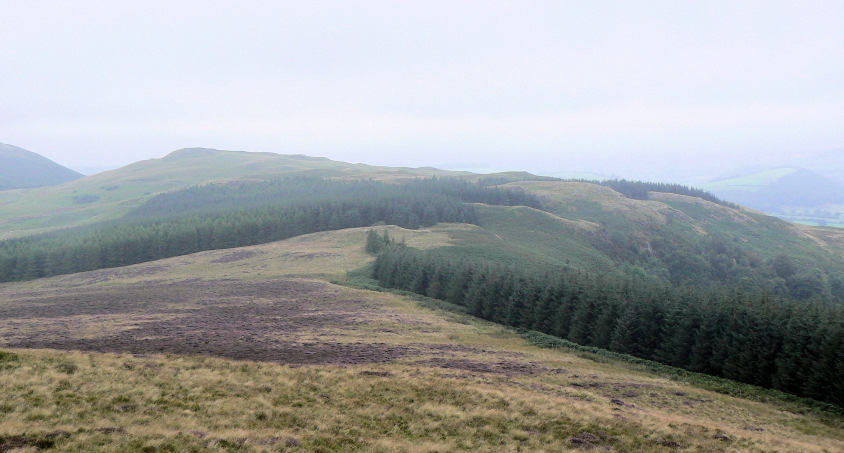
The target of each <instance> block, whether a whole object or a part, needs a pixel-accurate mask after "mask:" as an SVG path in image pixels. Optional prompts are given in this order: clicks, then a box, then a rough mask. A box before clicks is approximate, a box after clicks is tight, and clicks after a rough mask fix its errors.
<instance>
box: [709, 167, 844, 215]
mask: <svg viewBox="0 0 844 453" xmlns="http://www.w3.org/2000/svg"><path fill="white" fill-rule="evenodd" d="M704 187H705V188H706V189H707V190H709V191H710V192H712V193H714V194H715V195H717V196H719V197H721V198H723V199H726V200H729V201H732V202H735V203H739V204H742V205H745V206H748V207H751V208H754V209H758V210H760V211H764V212H767V213H769V214H773V215H776V216H778V217H783V218H787V219H788V220H793V221H806V222H810V223H820V221H819V220H818V219H820V218H824V219H827V218H829V219H834V218H837V217H836V216H835V213H837V212H840V211H841V209H840V207H841V205H844V184H842V183H840V182H838V181H837V180H834V179H832V178H829V177H827V176H824V175H822V174H820V173H817V172H815V171H812V170H807V169H804V168H794V167H785V168H775V169H772V170H766V171H761V172H756V173H752V174H747V175H743V176H738V177H733V178H727V179H722V180H718V181H713V182H711V183H709V184H706V185H704ZM824 212H829V213H830V215H825V214H822V213H824ZM798 217H801V218H798Z"/></svg>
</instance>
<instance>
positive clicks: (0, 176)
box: [0, 143, 83, 190]
mask: <svg viewBox="0 0 844 453" xmlns="http://www.w3.org/2000/svg"><path fill="white" fill-rule="evenodd" d="M82 177H83V175H82V174H81V173H77V172H75V171H73V170H71V169H69V168H66V167H62V166H61V165H59V164H57V163H55V162H53V161H51V160H50V159H47V158H46V157H44V156H41V155H40V154H36V153H33V152H30V151H27V150H25V149H21V148H18V147H16V146H12V145H6V144H3V143H0V190H8V189H27V188H32V187H44V186H55V185H58V184H62V183H65V182H68V181H73V180H75V179H79V178H82Z"/></svg>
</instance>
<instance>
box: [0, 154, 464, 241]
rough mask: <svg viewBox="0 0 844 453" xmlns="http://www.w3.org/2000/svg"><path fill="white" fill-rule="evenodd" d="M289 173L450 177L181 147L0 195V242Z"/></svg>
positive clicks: (299, 157) (296, 157) (429, 171)
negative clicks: (215, 186)
mask: <svg viewBox="0 0 844 453" xmlns="http://www.w3.org/2000/svg"><path fill="white" fill-rule="evenodd" d="M293 174H296V175H309V176H318V177H332V178H350V179H360V178H367V179H368V178H372V179H377V180H402V179H408V178H414V177H425V176H432V175H440V174H456V173H453V172H445V171H442V170H437V169H434V168H418V169H411V168H393V167H373V166H369V165H364V164H348V163H345V162H337V161H331V160H328V159H325V158H315V157H309V156H303V155H282V154H273V153H248V152H236V151H219V150H212V149H200V148H192V149H182V150H178V151H174V152H172V153H170V154H168V155H167V156H165V157H163V158H161V159H149V160H146V161H141V162H136V163H134V164H131V165H127V166H126V167H123V168H119V169H116V170H111V171H106V172H102V173H98V174H96V175H93V176H88V177H85V178H82V179H79V180H76V181H72V182H69V183H65V184H62V185H60V186H54V187H44V188H38V189H24V190H13V191H4V192H0V239H6V238H10V237H17V236H22V235H26V234H32V233H35V232H40V231H45V230H50V229H55V228H60V227H69V226H77V225H84V224H90V223H94V222H98V221H104V220H110V219H115V218H118V217H120V216H122V215H124V214H126V213H127V212H129V211H130V210H131V209H132V208H135V207H137V206H139V205H141V204H143V203H144V202H145V201H146V200H148V199H149V198H151V197H152V196H153V195H155V194H157V193H160V192H165V191H170V190H176V189H183V188H186V187H189V186H193V185H198V184H204V183H210V182H226V181H235V180H265V179H268V178H272V177H278V176H282V175H293Z"/></svg>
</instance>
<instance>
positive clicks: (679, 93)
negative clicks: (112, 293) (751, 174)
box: [0, 0, 844, 177]
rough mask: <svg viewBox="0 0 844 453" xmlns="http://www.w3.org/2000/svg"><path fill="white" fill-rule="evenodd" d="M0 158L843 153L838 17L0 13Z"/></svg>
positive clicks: (541, 166) (671, 165) (1, 5)
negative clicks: (191, 151) (20, 151)
mask: <svg viewBox="0 0 844 453" xmlns="http://www.w3.org/2000/svg"><path fill="white" fill-rule="evenodd" d="M0 11H2V16H0V17H1V18H2V19H0V20H1V21H2V26H0V142H4V143H9V144H12V145H15V146H19V147H22V148H25V149H28V150H30V151H34V152H37V153H39V154H42V155H44V156H46V157H49V158H51V159H53V160H56V161H57V162H59V163H61V164H63V165H66V166H70V167H77V168H78V167H84V166H98V165H102V166H120V165H125V164H128V163H131V162H134V161H137V160H141V159H148V158H153V157H161V156H163V155H165V154H167V153H169V152H170V151H173V150H175V149H178V148H183V147H194V146H201V147H210V148H218V149H233V150H246V151H270V152H278V153H305V154H310V155H321V156H326V157H329V158H332V159H337V160H343V161H350V162H365V163H370V164H381V165H405V166H423V165H433V166H440V167H451V168H456V167H460V166H467V167H472V168H479V167H487V168H490V169H500V168H508V169H523V170H529V171H534V172H544V173H548V172H554V171H567V170H585V171H600V172H603V173H605V174H614V175H621V176H628V177H648V176H664V175H665V174H666V173H667V174H671V173H670V172H672V171H676V172H677V173H678V174H680V173H682V172H689V171H692V172H694V171H698V172H709V173H713V174H715V173H718V172H719V171H722V170H724V169H727V168H728V167H729V168H734V167H740V166H759V165H767V164H771V163H776V162H779V161H787V160H788V159H789V158H790V157H791V156H792V155H793V154H801V153H803V154H805V153H808V152H814V151H824V150H834V149H844V2H841V1H828V2H823V1H788V2H778V1H762V2H741V1H734V0H733V1H727V2H715V1H711V0H707V1H701V2H690V1H666V2H641V1H592V0H588V1H586V0H584V1H579V2H564V1H551V2H527V1H514V2H494V1H484V2H480V1H479V2H456V1H453V0H451V1H443V2H438V1H431V0H424V1H415V2H400V1H388V2H366V1H354V2H352V1H350V2H327V1H326V2H319V1H313V2H311V1H300V2H281V1H273V2H244V1H232V2H214V1H207V0H205V1H196V2H193V1H178V2H173V1H141V2H138V1H131V2H130V1H125V2H120V1H97V2H93V1H92V2H84V1H52V2H41V1H33V0H27V1H23V0H12V1H6V0H0Z"/></svg>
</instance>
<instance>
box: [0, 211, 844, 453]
mask: <svg viewBox="0 0 844 453" xmlns="http://www.w3.org/2000/svg"><path fill="white" fill-rule="evenodd" d="M383 228H388V229H389V231H390V233H391V235H392V236H394V237H405V238H406V240H407V242H408V244H409V245H411V246H414V247H420V248H432V247H438V246H445V245H448V244H455V243H458V242H459V240H460V239H459V238H460V237H461V234H463V233H465V232H466V231H468V230H471V229H472V227H464V226H459V225H439V226H437V227H435V228H431V229H425V230H418V231H414V230H401V229H398V228H396V227H383ZM467 229H468V230H467ZM365 233H366V229H354V230H342V231H334V232H325V233H318V234H315V235H308V236H302V237H298V238H294V239H290V240H287V241H281V242H277V243H271V244H265V245H261V246H254V247H247V248H241V249H230V250H219V251H211V252H203V253H200V254H195V255H188V256H182V257H177V258H171V259H167V260H162V261H157V262H151V263H146V264H140V265H136V266H130V267H126V268H121V269H109V270H100V271H94V272H88V273H84V274H76V275H68V276H62V277H55V278H50V279H43V280H37V281H30V282H24V283H13V284H2V285H0V296H2V297H0V301H2V302H0V313H2V316H0V332H3V335H2V337H0V338H2V341H3V343H2V347H4V348H6V349H5V350H4V351H2V352H0V367H2V369H3V370H4V376H5V378H4V379H3V380H2V382H0V390H2V391H3V394H4V403H3V405H2V406H0V407H2V408H3V410H2V412H0V438H2V440H0V442H3V443H7V444H10V445H12V443H13V442H14V443H15V444H14V445H17V446H18V447H27V446H31V447H35V446H42V447H43V446H52V447H54V448H57V449H61V450H62V451H92V450H97V449H99V450H103V451H150V450H171V451H184V450H190V449H207V450H212V451H231V450H237V451H278V450H280V449H283V450H285V451H286V450H293V451H336V450H351V449H355V450H359V451H384V452H386V451H408V452H422V451H493V450H495V451H502V450H503V451H510V450H528V451H542V450H545V451H560V450H576V449H581V448H594V447H598V448H604V449H606V450H609V451H676V450H677V449H678V448H680V449H686V450H690V451H724V450H734V451H739V450H761V451H768V450H777V451H839V450H842V449H844V431H842V430H841V429H840V426H841V425H840V420H837V419H835V418H832V419H826V420H824V419H822V418H820V417H818V416H816V415H812V414H811V413H806V411H805V408H802V407H801V406H800V405H799V404H798V405H795V404H791V403H784V402H781V401H780V402H777V401H778V400H776V399H773V400H770V401H768V402H754V401H749V400H743V399H739V398H735V397H730V396H726V395H723V394H719V393H714V392H711V391H709V390H706V389H704V388H701V387H696V386H694V385H691V384H689V383H686V382H682V381H674V380H671V379H669V378H668V377H666V376H660V375H655V374H652V373H649V372H646V371H644V370H643V369H641V368H639V367H637V366H634V365H630V364H626V363H624V362H619V361H615V360H612V359H606V358H599V357H596V356H594V355H590V354H584V353H574V352H573V351H570V350H566V349H556V350H553V349H539V348H537V347H535V346H531V345H530V344H528V343H527V342H526V341H525V340H524V339H522V338H520V336H519V335H518V334H517V333H516V332H514V331H512V330H509V329H505V328H502V327H500V326H497V325H493V324H489V323H485V322H482V321H478V320H475V319H473V318H470V317H466V316H463V315H459V314H455V313H452V312H446V311H442V310H437V309H433V310H432V309H431V308H425V305H420V302H417V301H415V300H413V299H410V298H407V297H403V296H398V295H395V294H389V293H376V292H371V291H363V290H357V289H351V288H346V287H340V286H336V285H332V284H330V283H328V282H326V281H325V280H324V279H328V278H335V279H344V278H345V277H344V276H345V274H346V271H347V270H350V269H354V268H356V267H359V266H361V265H364V264H366V263H367V262H369V261H371V260H372V257H371V256H369V255H367V254H366V253H364V250H363V249H364V238H365V236H366V234H365ZM428 303H430V302H424V304H428ZM235 313H236V314H237V315H236V316H234V315H233V314H235ZM12 346H14V347H16V348H20V347H27V348H30V347H39V348H40V347H48V348H56V349H74V350H83V351H87V352H84V353H83V352H62V351H45V350H31V349H8V348H9V347H12ZM102 351H111V353H102ZM182 354H191V355H192V356H185V355H182ZM233 359H239V360H241V361H235V360H233ZM243 360H245V361H243Z"/></svg>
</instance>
